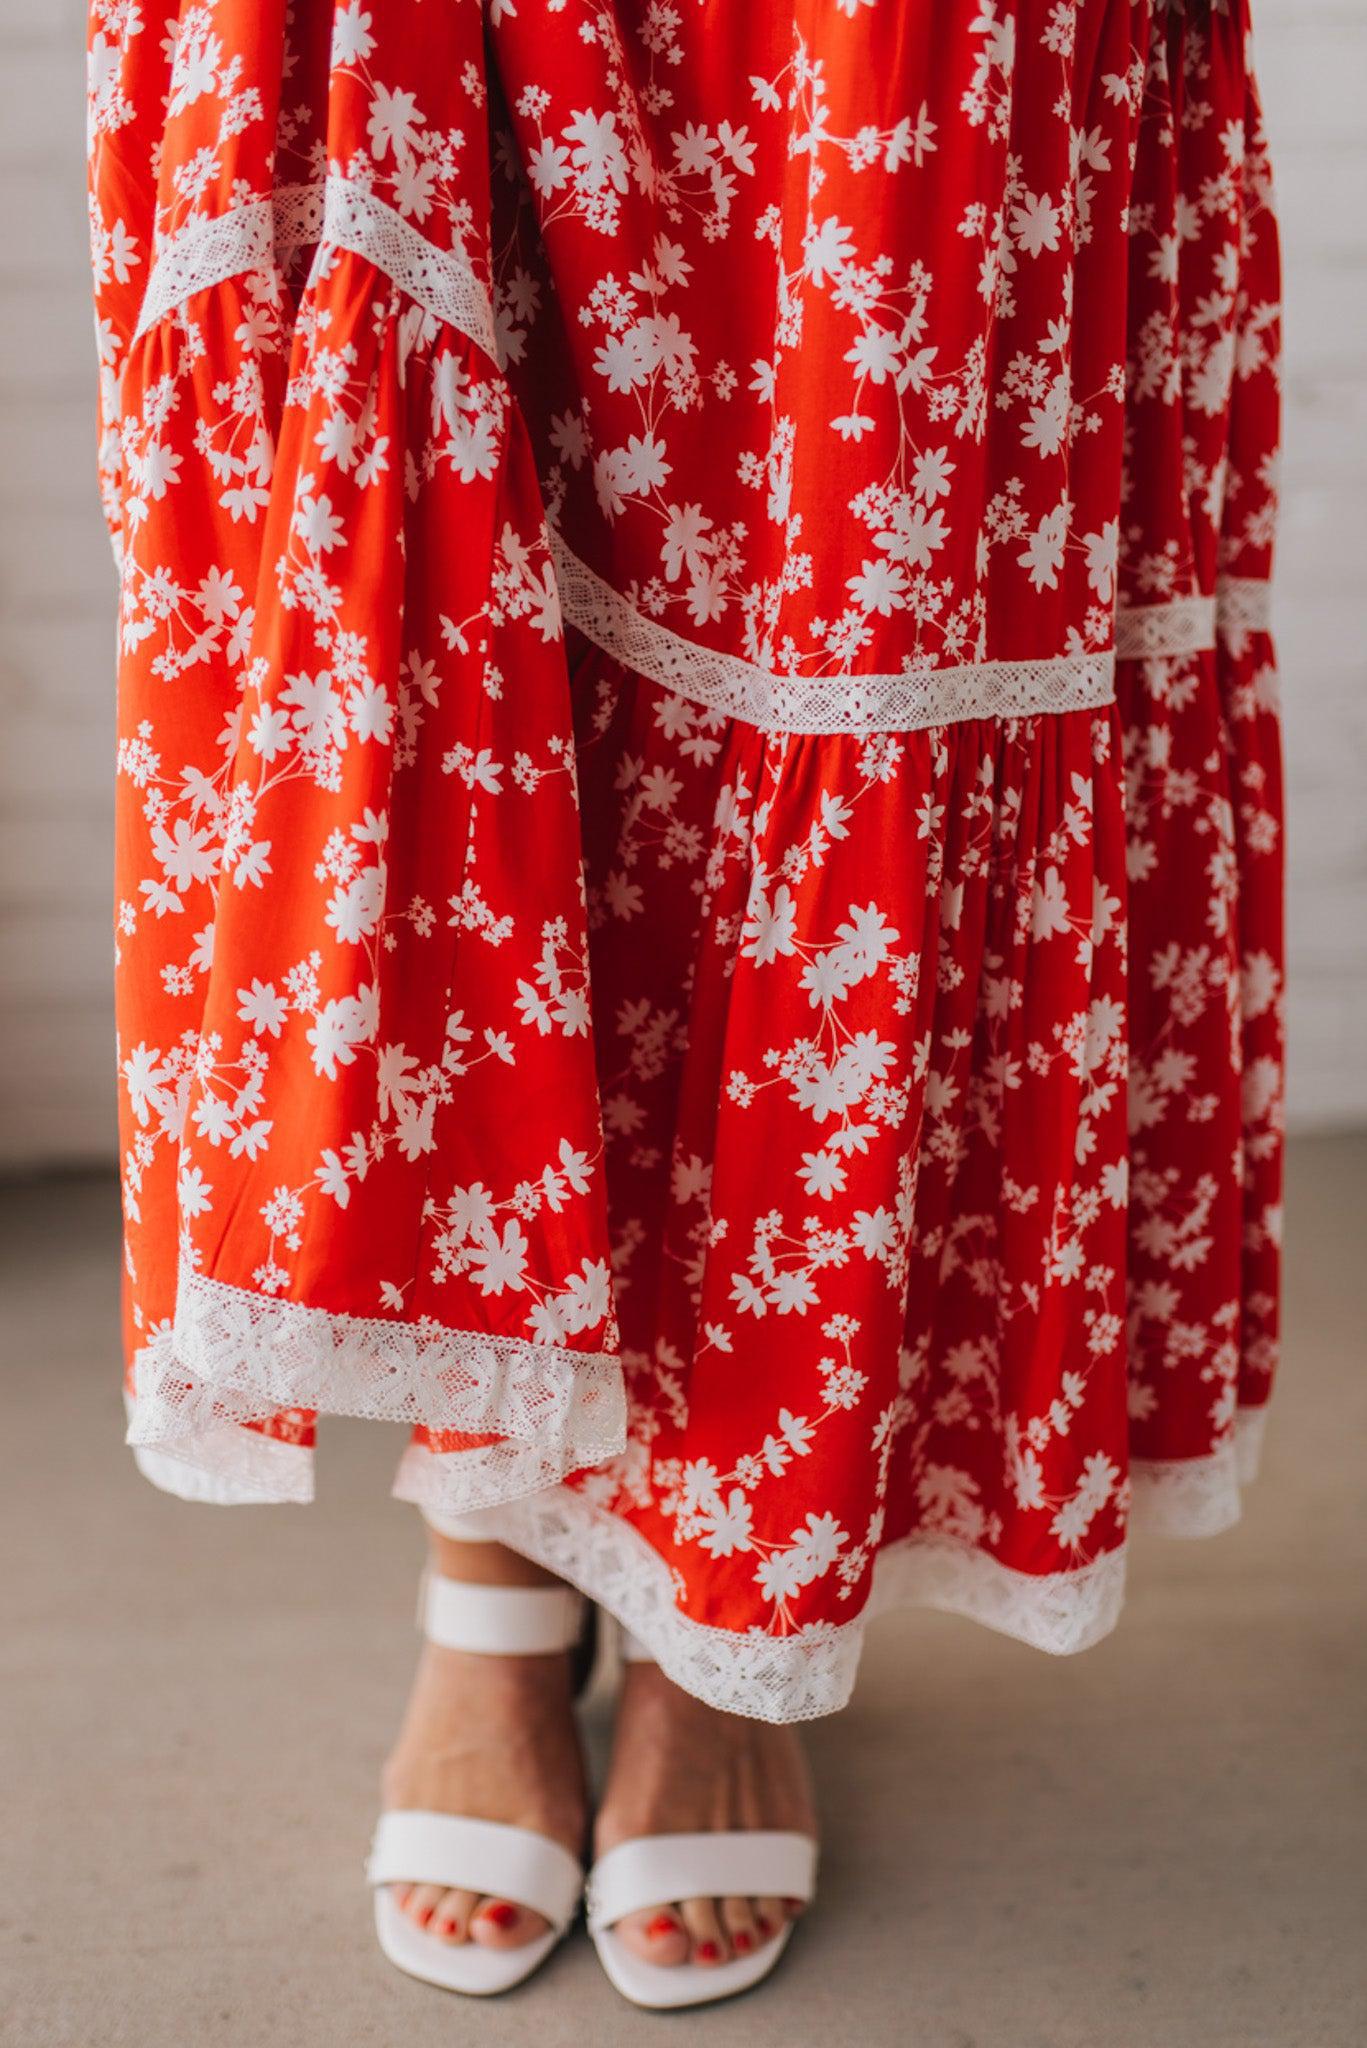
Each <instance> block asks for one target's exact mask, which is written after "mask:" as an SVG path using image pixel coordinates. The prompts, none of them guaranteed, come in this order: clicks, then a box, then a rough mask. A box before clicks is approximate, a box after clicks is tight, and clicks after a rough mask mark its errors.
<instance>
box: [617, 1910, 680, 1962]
mask: <svg viewBox="0 0 1367 2048" xmlns="http://www.w3.org/2000/svg"><path fill="white" fill-rule="evenodd" d="M613 1931H614V1932H615V1933H617V1934H620V1935H621V1937H622V1940H623V1941H624V1942H625V1944H626V1946H627V1947H628V1948H629V1949H630V1950H631V1953H632V1954H633V1955H634V1956H639V1957H640V1958H641V1961H642V1962H643V1963H660V1964H662V1965H672V1964H675V1963H686V1962H687V1961H688V1951H689V1948H690V1947H691V1943H690V1941H689V1937H688V1931H687V1929H686V1928H685V1926H684V1924H683V1921H682V1920H681V1919H680V1917H679V1915H678V1913H677V1912H676V1911H675V1909H674V1907H672V1906H652V1907H650V1908H649V1909H648V1910H647V1911H646V1912H644V1913H626V1914H624V1915H623V1917H622V1918H621V1919H620V1920H619V1921H618V1922H617V1924H616V1927H615V1928H614V1930H613Z"/></svg>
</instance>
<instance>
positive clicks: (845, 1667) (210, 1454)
mask: <svg viewBox="0 0 1367 2048" xmlns="http://www.w3.org/2000/svg"><path fill="white" fill-rule="evenodd" d="M209 1284H213V1283H209ZM228 1291H229V1292H236V1291H237V1290H228ZM277 1306H280V1305H279V1304H277ZM304 1313H305V1315H308V1314H311V1313H312V1312H311V1311H305V1312H304ZM385 1327H390V1326H385ZM448 1334H450V1333H448ZM471 1341H472V1343H473V1344H475V1345H476V1346H478V1345H480V1344H482V1343H483V1341H484V1340H480V1339H472V1340H471ZM528 1348H529V1349H532V1348H540V1347H528ZM176 1351H177V1345H176V1343H175V1341H174V1339H173V1338H172V1336H171V1334H170V1333H169V1332H167V1333H166V1334H165V1335H164V1336H163V1337H162V1338H160V1339H158V1340H157V1341H156V1342H155V1343H154V1344H152V1345H149V1346H148V1347H146V1348H145V1349H144V1351H143V1352H142V1353H141V1354H140V1357H139V1360H138V1364H137V1371H136V1388H137V1391H136V1395H135V1397H134V1399H133V1400H132V1402H131V1403H130V1422H129V1432H128V1440H129V1442H130V1444H131V1445H132V1446H133V1450H134V1456H135V1458H136V1460H137V1463H138V1467H139V1469H140V1471H141V1472H142V1473H143V1475H144V1476H145V1477H146V1478H147V1479H149V1480H151V1481H152V1483H153V1484H154V1485H156V1486H158V1487H160V1488H161V1489H162V1490H163V1491H164V1492H167V1493H173V1494H176V1495H178V1496H179V1497H180V1498H181V1499H185V1500H194V1501H209V1502H215V1503H218V1504H220V1505H231V1504H239V1503H247V1504H260V1503H264V1502H269V1501H296V1502H303V1501H308V1500H311V1499H312V1497H313V1452H312V1450H311V1449H309V1448H308V1447H306V1446H303V1445H297V1444H289V1443H284V1442H281V1441H279V1440H278V1439H275V1438H271V1437H267V1436H264V1435H262V1434H261V1433H260V1432H259V1431H256V1430H249V1429H244V1428H241V1427H240V1426H238V1424H237V1423H236V1422H234V1421H233V1420H231V1419H229V1417H230V1413H231V1410H232V1408H233V1406H234V1405H236V1401H237V1396H236V1395H232V1396H230V1397H229V1398H228V1399H227V1400H226V1401H224V1400H223V1399H222V1398H221V1397H220V1394H219V1392H218V1390H217V1389H215V1390H214V1392H213V1393H212V1394H207V1393H200V1394H199V1395H197V1396H196V1397H195V1398H194V1399H193V1400H192V1401H190V1402H189V1403H186V1402H184V1401H177V1400H176V1399H175V1398H174V1388H175V1386H176V1384H177V1383H179V1384H180V1385H183V1384H184V1380H183V1376H184V1372H185V1366H184V1364H183V1363H182V1362H180V1361H178V1360H177V1357H176ZM153 1354H158V1355H157V1356H153ZM576 1357H578V1354H576ZM589 1363H590V1365H591V1361H589ZM292 1384H293V1386H294V1394H293V1405H298V1406H301V1407H310V1408H311V1407H317V1406H319V1405H320V1399H319V1386H320V1384H321V1383H320V1382H317V1381H315V1382H314V1384H313V1386H312V1388H311V1389H309V1388H307V1387H305V1386H303V1385H301V1384H300V1383H299V1382H298V1380H297V1378H296V1379H295V1380H294V1381H293V1382H292ZM168 1389H169V1390H171V1391H170V1393H169V1396H168ZM607 1399H608V1401H609V1403H610V1402H611V1396H610V1394H609V1395H608V1396H607ZM591 1405H593V1404H591ZM326 1406H327V1408H328V1409H329V1410H330V1411H334V1412H336V1411H338V1410H339V1403H338V1401H337V1400H336V1399H335V1398H334V1394H333V1388H332V1386H331V1384H330V1383H329V1384H328V1390H327V1401H326ZM253 1412H254V1413H256V1414H259V1413H260V1412H261V1410H260V1405H259V1404H258V1405H257V1406H256V1408H255V1409H254V1410H253ZM384 1412H386V1413H395V1412H397V1404H395V1403H393V1402H390V1403H388V1404H387V1406H386V1408H385V1410H384ZM601 1419H602V1418H601V1417H600V1418H599V1425H597V1426H601ZM1262 1424H1263V1411H1262V1410H1261V1409H1245V1410H1242V1411H1241V1412H1240V1414H1239V1417H1238V1422H1237V1429H1236V1434H1235V1436H1234V1437H1233V1438H1232V1439H1231V1440H1230V1442H1229V1443H1228V1444H1226V1445H1223V1446H1222V1447H1221V1448H1220V1449H1219V1450H1217V1451H1216V1452H1214V1453H1213V1454H1212V1455H1211V1456H1209V1457H1203V1458H1191V1459H1184V1460H1180V1461H1173V1462H1170V1463H1162V1464H1159V1463H1148V1464H1145V1463H1139V1464H1136V1465H1135V1466H1134V1467H1133V1468H1132V1474H1131V1477H1132V1484H1133V1491H1134V1516H1133V1519H1134V1522H1135V1525H1136V1526H1137V1527H1139V1528H1145V1529H1152V1530H1156V1531H1158V1532H1159V1533H1162V1534H1165V1535H1170V1536H1208V1535H1213V1534H1215V1533H1216V1532H1217V1531H1219V1530H1222V1529H1226V1528H1228V1527H1229V1526H1230V1525H1231V1524H1232V1523H1233V1522H1235V1521H1237V1519H1238V1517H1239V1511H1240V1488H1241V1486H1243V1485H1246V1484H1248V1483H1249V1482H1250V1481H1251V1480H1252V1479H1253V1477H1254V1475H1255V1472H1256V1468H1257V1462H1258V1454H1259V1449H1260V1444H1261V1436H1262ZM453 1426H454V1425H453ZM461 1426H464V1425H461ZM592 1433H593V1432H592V1430H590V1431H589V1433H588V1435H589V1437H591V1435H592ZM587 1448H588V1438H587V1437H580V1438H578V1439H576V1444H575V1447H574V1448H573V1450H571V1447H570V1445H569V1444H568V1443H567V1442H566V1441H565V1440H563V1439H562V1441H561V1443H560V1445H559V1447H558V1450H557V1448H556V1447H554V1446H549V1445H547V1444H544V1443H543V1444H542V1445H541V1446H540V1447H539V1448H538V1447H537V1446H535V1445H532V1444H526V1443H524V1444H493V1445H488V1446H484V1447H481V1448H474V1449H470V1450H462V1451H455V1452H449V1453H440V1452H436V1451H433V1450H431V1449H429V1448H427V1447H425V1446H422V1445H417V1444H410V1445H409V1446H408V1448H407V1449H406V1451H405V1452H404V1454H403V1457H402V1459H401V1461H400V1465H399V1471H398V1475H397V1478H396V1480H395V1484H394V1492H395V1494H396V1495H397V1496H398V1498H400V1499H401V1500H407V1501H412V1502H414V1503H415V1504H416V1505H418V1506H419V1507H421V1508H422V1509H424V1510H425V1511H426V1512H428V1513H430V1514H433V1515H436V1516H442V1517H450V1516H460V1517H461V1518H462V1522H463V1524H464V1526H465V1528H466V1529H467V1531H468V1532H470V1533H479V1534H483V1535H487V1536H488V1537H489V1538H491V1539H496V1540H497V1541H499V1542H503V1543H507V1544H509V1545H510V1546H511V1547H512V1548H513V1549H514V1550H517V1551H519V1552H521V1553H522V1554H523V1555H524V1556H527V1557H530V1558H534V1559H535V1560H536V1561H537V1562H538V1563H540V1564H543V1565H545V1566H546V1567H547V1568H548V1569H549V1570H551V1571H554V1572H556V1573H558V1574H559V1575H560V1577H562V1578H564V1579H566V1580H568V1581H569V1582H570V1583H572V1584H573V1585H576V1586H578V1587H580V1588H581V1590H582V1591H583V1592H585V1593H586V1594H587V1595H588V1596H589V1597H590V1598H591V1599H592V1600H594V1601H595V1602H596V1603H597V1604H598V1605H599V1606H600V1607H602V1608H603V1609H604V1610H605V1611H606V1612H608V1613H610V1614H613V1615H615V1616H616V1618H617V1620H618V1621H620V1622H621V1623H622V1624H623V1626H624V1627H625V1628H627V1629H629V1630H630V1632H631V1634H632V1635H634V1636H636V1637H637V1638H638V1639H639V1640H640V1641H641V1642H642V1643H644V1644H645V1645H646V1647H647V1648H648V1649H649V1651H650V1653H651V1655H652V1656H653V1657H654V1658H655V1660H656V1661H657V1663H658V1664H659V1665H660V1666H661V1668H662V1669H663V1670H665V1671H666V1672H667V1673H668V1674H669V1676H670V1677H671V1678H673V1679H674V1680H675V1682H676V1683H677V1684H679V1685H681V1686H683V1687H684V1688H685V1689H686V1690H687V1691H689V1692H691V1693H693V1694H695V1695H696V1697H698V1698H699V1699H702V1700H705V1701H707V1703H708V1704H709V1705H711V1706H714V1707H718V1708H720V1709H722V1710H723V1711H724V1712H727V1713H734V1714H744V1715H748V1716H750V1717H751V1718H754V1719H759V1720H766V1721H802V1720H810V1719H813V1718H815V1717H817V1716H820V1715H822V1714H830V1713H834V1712H836V1711H837V1709H839V1708H840V1707H842V1706H843V1705H844V1704H845V1702H846V1701H847V1700H848V1698H849V1696H850V1692H851V1690H852V1689H853V1686H854V1681H855V1674H856V1670H857V1668H858V1663H859V1657H860V1653H861V1650H862V1646H863V1639H864V1630H865V1628H866V1626H867V1624H868V1622H869V1621H870V1620H871V1619H873V1618H874V1617H875V1616H877V1615H878V1614H881V1613H883V1612H886V1611H887V1610H889V1609H891V1608H894V1607H915V1606H919V1607H933V1608H939V1609H941V1610H943V1611H945V1612H948V1613H953V1614H960V1615H964V1616H966V1617H967V1618H968V1619H970V1620H973V1621H977V1622H980V1623H982V1624H983V1625H984V1626H985V1627H988V1628H992V1629H996V1630H998V1631H999V1632H1000V1633H1002V1634H1004V1635H1008V1636H1013V1637H1015V1638H1016V1639H1017V1640H1018V1641H1020V1642H1024V1643H1028V1644H1030V1645H1031V1646H1032V1647H1034V1648H1036V1649H1039V1650H1045V1651H1048V1652H1050V1653H1051V1654H1053V1655H1056V1656H1067V1655H1071V1654H1073V1653H1075V1652H1077V1651H1079V1650H1084V1649H1087V1648H1088V1647H1089V1646H1090V1645H1091V1644H1093V1643H1095V1642H1098V1641H1099V1640H1100V1639H1101V1638H1102V1637H1103V1636H1105V1635H1107V1634H1108V1633H1109V1632H1110V1630H1111V1629H1112V1628H1113V1627H1114V1626H1115V1623H1116V1619H1117V1617H1118V1615H1119V1612H1120V1608H1121V1604H1122V1601H1123V1598H1124V1587H1125V1552H1124V1550H1123V1548H1121V1549H1116V1550H1113V1551H1110V1552H1107V1553H1104V1554H1103V1555H1102V1556H1100V1557H1098V1558H1095V1559H1093V1560H1091V1561H1090V1562H1088V1563H1085V1564H1080V1565H1079V1566H1078V1567H1076V1569H1074V1570H1071V1571H1065V1572H1053V1573H1047V1574H1031V1573H1026V1572H1019V1571H1016V1570H1014V1569H1012V1568H1011V1567H1010V1566H1008V1565H1004V1564H1001V1563H999V1562H998V1561H997V1559H995V1558H994V1557H992V1556H991V1555H990V1554H989V1553H988V1552H987V1551H985V1550H983V1549H980V1548H979V1547H977V1546H976V1545H974V1544H971V1543H968V1542H966V1541H963V1540H961V1539H958V1538H955V1537H952V1536H948V1535H945V1534H942V1533H940V1532H937V1531H926V1532H922V1533H920V1534H918V1535H915V1536H912V1537H909V1538H907V1539H905V1540H904V1541H903V1542H901V1543H897V1544H892V1545H889V1546H888V1547H887V1548H886V1549H885V1550H884V1551H883V1552H882V1553H881V1554H880V1556H879V1558H878V1560H877V1563H876V1565H875V1569H874V1578H873V1588H872V1592H871V1594H870V1597H869V1600H868V1603H867V1604H866V1606H865V1607H864V1608H863V1610H862V1611H861V1612H860V1613H859V1614H858V1615H857V1616H855V1617H853V1618H852V1619H851V1620H850V1621H848V1622H845V1623H831V1622H825V1623H820V1624H817V1625H815V1626H811V1627H808V1628H805V1629H800V1630H798V1631H796V1632H794V1633H793V1634H790V1635H786V1636H779V1635H771V1634H769V1633H767V1632H765V1631H763V1630H755V1631H753V1632H751V1633H750V1634H746V1635H741V1634H737V1633H736V1632H734V1631H731V1630H727V1629H719V1628H714V1627H711V1626H709V1625H707V1624H704V1623H701V1622H697V1621H694V1620H692V1619H691V1618H690V1617H689V1616H688V1615H686V1614H684V1613H682V1612H681V1611H680V1609H679V1608H678V1607H677V1605H676V1604H675V1599H674V1580H673V1574H672V1571H671V1567H670V1564H669V1560H668V1558H667V1557H666V1556H664V1555H662V1554H661V1553H660V1552H658V1551H656V1550H655V1549H654V1548H653V1546H652V1545H651V1544H650V1543H648V1542H647V1541H646V1539H645V1538H644V1537H643V1536H642V1535H641V1534H640V1533H639V1532H638V1531H637V1530H636V1529H635V1527H634V1526H633V1525H632V1524H631V1523H629V1522H627V1521H625V1520H623V1519H622V1518H621V1517H620V1516H618V1515H614V1514H612V1513H611V1512H609V1511H608V1510H606V1509H604V1508H602V1507H599V1506H597V1505H596V1504H595V1503H594V1502H592V1501H591V1500H589V1499H587V1498H586V1497H585V1495H584V1494H583V1493H582V1492H580V1491H579V1490H577V1489H576V1488H573V1487H569V1486H564V1485H561V1484H560V1483H559V1482H560V1480H561V1479H562V1478H563V1477H564V1475H565V1473H566V1472H568V1471H569V1470H571V1469H574V1466H575V1464H576V1463H582V1464H590V1463H598V1462H601V1461H602V1459H603V1458H605V1457H608V1456H612V1455H615V1452H616V1450H617V1449H618V1448H620V1444H614V1445H613V1446H612V1447H611V1448H610V1449H608V1450H601V1451H599V1452H597V1453H596V1454H595V1455H591V1456H589V1455H584V1456H581V1455H580V1452H581V1450H587ZM561 1453H563V1454H564V1455H563V1456H562V1455H560V1454H561ZM565 1456H568V1457H569V1458H570V1462H565ZM539 1470H540V1472H541V1476H538V1472H539Z"/></svg>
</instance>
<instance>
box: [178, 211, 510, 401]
mask: <svg viewBox="0 0 1367 2048" xmlns="http://www.w3.org/2000/svg"><path fill="white" fill-rule="evenodd" d="M311 242H326V243H328V244H330V245H331V246H332V247H334V248H338V249H349V250H351V251H352V252H353V254H355V255H357V256H363V257H365V258H366V260H367V261H368V262H371V263H373V264H374V265H375V267H376V268H377V269H378V270H381V271H383V272H384V274H385V275H386V276H387V277H388V278H389V279H390V280H391V281H392V282H393V283H394V284H396V285H397V286H398V287H399V289H400V291H404V292H407V293H408V295H409V297H410V298H413V299H415V300H416V301H417V302H418V304H419V305H421V306H425V307H426V308H427V310H428V312H430V313H432V314H433V315H435V317H436V318H437V319H438V320H443V321H445V322H447V323H448V324H449V325H450V326H452V327H455V328H458V329H459V331H460V332H461V333H462V334H466V335H468V336H469V337H470V339H471V340H472V341H473V342H475V343H477V344H478V346H479V347H480V348H482V349H483V350H484V351H485V353H486V354H487V355H489V356H491V357H493V358H494V360H495V361H497V360H498V355H499V350H498V342H497V338H496V335H495V331H494V316H493V309H492V307H491V305H490V303H489V294H488V291H487V290H486V288H485V286H484V284H483V283H482V282H481V280H480V279H479V277H478V276H477V275H476V273H475V271H474V270H473V268H472V267H471V265H470V263H469V261H468V259H467V258H466V256H465V255H464V253H463V252H462V251H461V250H459V249H440V248H438V247H437V245H436V243H435V242H430V241H429V240H428V239H427V237H426V236H425V235H422V234H420V233H419V232H418V230H417V229H416V228H415V227H413V226H412V224H411V223H410V222H408V221H406V220H405V219H404V218H403V216H402V214H400V213H396V212H395V210H394V208H393V207H392V206H389V205H387V204H386V202H385V201H384V200H383V199H380V198H378V197H377V196H376V194H375V193H374V192H371V191H369V190H368V189H367V188H366V187H365V186H364V185H360V184H358V183H357V182H356V181H355V180H354V179H351V178H344V177H341V176H339V175H337V174H336V173H334V174H333V175H332V176H330V177H328V178H327V179H326V180H325V181H324V182H322V183H320V184H316V185H282V186H281V187H280V189H279V190H278V191H277V192H276V194H275V196H274V198H273V199H253V200H251V201H249V202H248V203H247V204H246V205H245V206H237V207H233V208H231V209H230V210H229V211H228V212H227V213H220V214H213V215H210V216H207V217H204V216H201V217H196V218H195V219H193V220H191V221H189V222H187V224H186V225H185V226H184V227H183V228H180V229H178V230H177V232H176V233H175V234H174V235H171V236H169V237H168V238H167V239H166V240H165V241H164V242H162V243H161V245H160V246H159V248H158V249H157V252H156V256H155V259H154V261H153V265H152V272H151V275H150V277H149V278H148V281H147V290H146V293H145V295H144V297H143V302H142V309H141V312H140V314H139V316H138V326H137V332H138V333H139V334H142V333H144V332H145V331H146V330H147V329H148V328H149V327H152V326H155V325H156V323H157V322H158V321H159V320H163V319H165V317H166V316H167V314H168V313H173V312H175V311H176V310H177V308H178V307H180V306H183V305H184V303H185V301H186V300H187V299H188V298H190V297H191V296H192V295H193V294H194V293H195V292H202V291H207V290H208V289H209V288H210V286H212V285H216V284H222V283H223V282H224V281H225V280H226V279H227V278H230V277H237V276H239V275H241V274H242V273H243V272H245V271H255V270H275V269H277V268H278V267H280V266H282V265H283V263H284V261H285V260H286V259H287V258H288V256H289V254H290V253H291V252H292V251H293V250H295V249H297V248H299V247H300V246H301V245H304V244H307V243H311Z"/></svg>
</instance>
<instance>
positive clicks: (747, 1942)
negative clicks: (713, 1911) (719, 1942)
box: [719, 1899, 759, 1956]
mask: <svg viewBox="0 0 1367 2048" xmlns="http://www.w3.org/2000/svg"><path fill="white" fill-rule="evenodd" d="M719 1911H720V1915H721V1924H722V1926H723V1927H724V1928H725V1929H726V1938H727V1940H728V1941H729V1942H730V1944H731V1951H732V1954H733V1955H738V1956H748V1955H749V1954H750V1952H751V1950H752V1949H756V1948H758V1947H759V1922H758V1921H757V1920H756V1919H755V1914H754V1908H753V1907H752V1906H751V1904H750V1901H749V1900H748V1899H723V1900H721V1902H720V1907H719Z"/></svg>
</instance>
